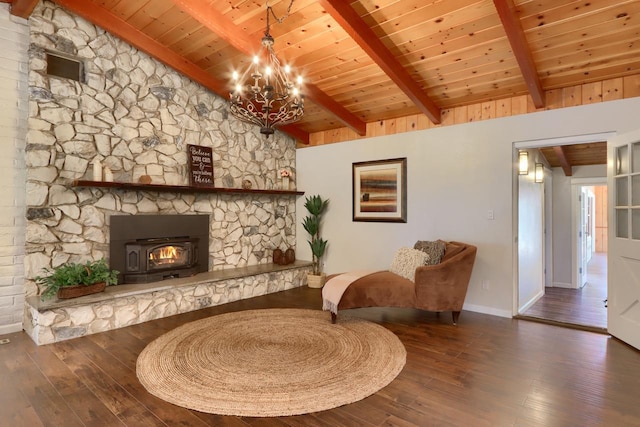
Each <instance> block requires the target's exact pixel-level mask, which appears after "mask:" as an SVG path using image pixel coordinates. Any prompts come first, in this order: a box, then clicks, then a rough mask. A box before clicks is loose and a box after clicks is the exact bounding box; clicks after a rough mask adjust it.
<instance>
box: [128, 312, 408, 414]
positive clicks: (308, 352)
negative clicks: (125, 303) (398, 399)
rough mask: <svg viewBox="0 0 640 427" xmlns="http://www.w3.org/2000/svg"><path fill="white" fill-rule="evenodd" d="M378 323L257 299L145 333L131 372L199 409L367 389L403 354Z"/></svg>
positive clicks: (303, 402) (305, 402) (303, 404)
mask: <svg viewBox="0 0 640 427" xmlns="http://www.w3.org/2000/svg"><path fill="white" fill-rule="evenodd" d="M406 355H407V353H406V350H405V348H404V346H403V345H402V343H401V342H400V340H399V339H398V337H396V336H395V335H394V334H393V333H392V332H390V331H389V330H387V329H385V328H384V327H382V326H380V325H377V324H375V323H372V322H368V321H365V320H361V319H355V318H349V317H347V316H344V315H341V316H340V318H339V319H338V323H337V324H331V320H330V315H329V313H328V312H323V311H319V310H305V309H264V310H248V311H239V312H234V313H226V314H221V315H218V316H213V317H209V318H206V319H202V320H198V321H195V322H191V323H187V324H185V325H182V326H180V327H178V328H176V329H174V330H172V331H170V332H168V333H166V334H164V335H162V336H160V337H159V338H157V339H156V340H155V341H153V342H151V343H150V344H149V345H147V347H146V348H145V349H144V350H143V351H142V352H141V353H140V355H139V357H138V360H137V367H136V371H137V375H138V379H139V380H140V382H141V383H142V385H143V386H144V387H145V388H146V389H147V390H148V391H149V392H150V393H151V394H153V395H155V396H157V397H159V398H161V399H163V400H165V401H168V402H171V403H173V404H175V405H179V406H182V407H185V408H189V409H194V410H197V411H200V412H206V413H213V414H221V415H236V416H248V417H276V416H288V415H299V414H306V413H310V412H317V411H322V410H326V409H331V408H335V407H337V406H341V405H345V404H348V403H353V402H356V401H358V400H361V399H364V398H365V397H367V396H370V395H372V394H374V393H375V392H377V391H378V390H380V389H381V388H383V387H385V386H386V385H388V384H389V383H390V382H391V381H393V379H394V378H395V377H396V376H397V375H398V374H399V373H400V371H401V370H402V368H403V367H404V365H405V362H406Z"/></svg>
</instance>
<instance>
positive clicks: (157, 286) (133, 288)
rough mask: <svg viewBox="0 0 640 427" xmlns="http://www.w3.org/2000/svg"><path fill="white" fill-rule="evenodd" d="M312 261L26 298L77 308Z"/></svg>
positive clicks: (48, 306)
mask: <svg viewBox="0 0 640 427" xmlns="http://www.w3.org/2000/svg"><path fill="white" fill-rule="evenodd" d="M311 266H312V263H311V262H310V261H295V262H294V263H293V264H288V265H278V264H258V265H251V266H247V267H235V268H227V269H222V270H215V271H209V272H206V273H198V274H196V275H195V276H191V277H181V278H178V279H167V280H161V281H159V282H149V283H138V284H127V285H117V286H107V288H106V289H105V290H104V292H100V293H97V294H92V295H86V296H83V297H78V298H70V299H57V298H51V299H46V300H42V298H41V297H40V296H37V295H34V296H30V297H28V298H26V301H25V302H26V303H27V305H29V306H31V307H33V308H34V309H36V310H38V311H39V312H43V311H47V310H52V309H54V308H63V307H77V306H83V305H87V304H93V303H97V302H103V301H108V300H115V299H118V298H124V297H127V296H131V295H138V294H146V293H149V292H157V291H163V290H168V289H174V288H181V287H185V286H197V285H202V284H209V283H215V282H221V281H225V280H229V279H240V278H243V277H249V276H255V275H258V274H265V273H275V272H277V271H284V270H292V269H296V268H302V267H311Z"/></svg>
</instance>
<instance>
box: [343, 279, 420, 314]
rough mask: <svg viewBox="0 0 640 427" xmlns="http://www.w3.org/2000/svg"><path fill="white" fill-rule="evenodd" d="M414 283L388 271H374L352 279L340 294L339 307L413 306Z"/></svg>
mask: <svg viewBox="0 0 640 427" xmlns="http://www.w3.org/2000/svg"><path fill="white" fill-rule="evenodd" d="M415 286H416V285H415V283H413V282H412V281H411V280H409V279H407V278H404V277H402V276H398V275H397V274H395V273H392V272H390V271H376V272H375V273H371V274H368V275H366V276H364V277H361V278H360V279H358V280H356V281H354V282H353V283H351V284H350V285H349V288H348V291H347V292H345V293H344V294H343V295H342V299H341V300H340V305H339V307H340V308H342V307H346V308H350V307H379V306H380V303H381V302H382V301H384V304H383V306H386V307H414V306H415V304H416V292H415Z"/></svg>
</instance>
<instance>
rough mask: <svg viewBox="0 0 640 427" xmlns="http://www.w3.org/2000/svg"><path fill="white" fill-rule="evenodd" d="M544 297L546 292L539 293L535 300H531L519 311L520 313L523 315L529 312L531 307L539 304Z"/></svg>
mask: <svg viewBox="0 0 640 427" xmlns="http://www.w3.org/2000/svg"><path fill="white" fill-rule="evenodd" d="M543 296H544V290H540V292H538V294H537V295H535V296H534V297H533V298H531V299H530V300H529V301H528V302H527V303H526V304H525V305H523V306H522V307H521V308H520V309H519V310H518V313H520V314H522V313H524V312H525V311H527V310H528V309H530V308H531V306H532V305H533V304H535V303H537V302H538V300H539V299H540V298H542V297H543Z"/></svg>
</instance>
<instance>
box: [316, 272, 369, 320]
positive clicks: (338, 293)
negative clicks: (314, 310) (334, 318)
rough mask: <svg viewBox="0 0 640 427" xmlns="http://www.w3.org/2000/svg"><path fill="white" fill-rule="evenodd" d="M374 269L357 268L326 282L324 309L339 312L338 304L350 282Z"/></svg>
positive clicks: (323, 294) (323, 293) (323, 297)
mask: <svg viewBox="0 0 640 427" xmlns="http://www.w3.org/2000/svg"><path fill="white" fill-rule="evenodd" d="M373 272H374V270H357V271H350V272H348V273H342V274H338V275H337V276H335V277H332V278H331V279H329V280H328V281H327V283H325V284H324V287H323V288H322V309H323V310H329V311H331V312H332V313H334V314H338V304H339V303H340V299H341V298H342V294H344V291H346V290H347V288H348V287H349V285H350V284H352V283H353V282H355V281H356V280H358V279H359V278H361V277H364V276H367V275H369V274H371V273H373Z"/></svg>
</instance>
